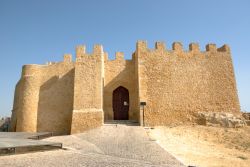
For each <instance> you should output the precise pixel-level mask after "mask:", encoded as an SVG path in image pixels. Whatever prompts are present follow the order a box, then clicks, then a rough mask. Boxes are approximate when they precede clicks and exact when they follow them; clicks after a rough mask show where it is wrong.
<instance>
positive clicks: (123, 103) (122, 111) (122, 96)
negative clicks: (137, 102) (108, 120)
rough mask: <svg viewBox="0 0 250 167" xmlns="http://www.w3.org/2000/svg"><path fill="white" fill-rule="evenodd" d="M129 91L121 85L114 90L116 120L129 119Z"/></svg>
mask: <svg viewBox="0 0 250 167" xmlns="http://www.w3.org/2000/svg"><path fill="white" fill-rule="evenodd" d="M128 111H129V92H128V90H127V89H126V88H124V87H122V86H120V87H118V88H116V89H115V90H114V91H113V112H114V120H128Z"/></svg>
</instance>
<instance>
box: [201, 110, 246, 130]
mask: <svg viewBox="0 0 250 167" xmlns="http://www.w3.org/2000/svg"><path fill="white" fill-rule="evenodd" d="M197 118H198V123H199V124H200V125H208V126H217V125H218V126H222V127H226V128H239V127H243V126H246V125H247V124H246V122H245V120H244V118H242V117H240V116H235V115H233V114H230V113H213V112H199V113H198V114H197Z"/></svg>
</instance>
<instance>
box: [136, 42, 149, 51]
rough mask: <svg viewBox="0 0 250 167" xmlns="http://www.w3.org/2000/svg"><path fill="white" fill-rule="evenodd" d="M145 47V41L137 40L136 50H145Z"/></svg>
mask: <svg viewBox="0 0 250 167" xmlns="http://www.w3.org/2000/svg"><path fill="white" fill-rule="evenodd" d="M147 48H148V47H147V41H137V43H136V50H146V49H147Z"/></svg>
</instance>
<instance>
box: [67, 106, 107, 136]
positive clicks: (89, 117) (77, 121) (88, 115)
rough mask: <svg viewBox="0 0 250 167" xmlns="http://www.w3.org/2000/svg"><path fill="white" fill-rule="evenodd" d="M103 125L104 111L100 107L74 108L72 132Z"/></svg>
mask: <svg viewBox="0 0 250 167" xmlns="http://www.w3.org/2000/svg"><path fill="white" fill-rule="evenodd" d="M102 125H103V111H102V110H98V109H88V110H74V111H73V114H72V124H71V134H74V133H81V132H84V131H86V130H89V129H93V128H96V127H99V126H102Z"/></svg>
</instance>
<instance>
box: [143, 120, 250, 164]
mask: <svg viewBox="0 0 250 167" xmlns="http://www.w3.org/2000/svg"><path fill="white" fill-rule="evenodd" d="M148 134H149V135H150V136H151V137H152V138H154V139H155V140H157V142H158V143H159V144H160V145H161V146H162V147H163V148H165V149H166V150H167V151H168V152H170V153H172V154H173V155H175V156H176V157H177V158H178V159H180V160H181V161H182V162H183V163H184V164H185V165H195V166H200V167H213V166H216V167H223V166H224V167H229V166H232V167H249V164H250V127H249V126H245V127H241V128H223V127H212V126H210V127H209V126H200V125H182V126H175V127H155V128H154V129H151V130H148Z"/></svg>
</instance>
